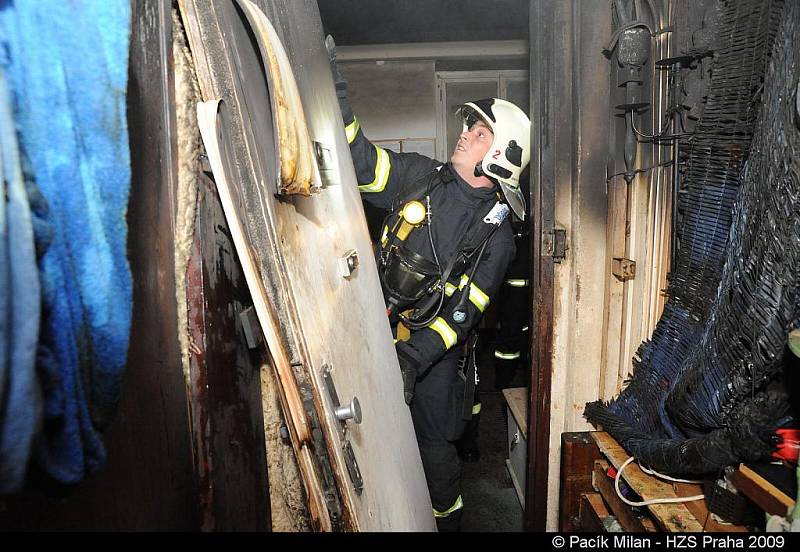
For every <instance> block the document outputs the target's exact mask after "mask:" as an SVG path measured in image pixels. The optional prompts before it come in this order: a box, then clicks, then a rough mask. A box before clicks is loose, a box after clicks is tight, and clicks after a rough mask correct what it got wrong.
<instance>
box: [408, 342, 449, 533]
mask: <svg viewBox="0 0 800 552" xmlns="http://www.w3.org/2000/svg"><path fill="white" fill-rule="evenodd" d="M457 372H458V354H456V353H455V352H451V353H449V354H446V355H445V356H444V358H442V360H440V361H439V362H437V363H436V364H434V365H433V366H432V367H431V369H430V370H428V371H427V372H426V374H425V375H424V376H423V377H422V378H420V379H419V380H418V381H417V386H416V388H415V390H414V401H413V402H412V403H411V419H412V420H413V422H414V431H415V433H416V435H417V443H418V444H419V452H420V457H421V458H422V467H423V469H424V470H425V479H426V480H427V482H428V490H429V492H430V495H431V504H432V505H433V509H434V510H436V511H438V512H440V513H445V512H448V511H450V514H449V515H448V514H445V516H444V517H437V518H436V519H437V522H439V521H442V520H445V519H448V518H449V517H453V516H454V515H455V513H457V512H460V507H459V508H457V509H456V510H451V509H452V508H453V506H455V505H456V504H457V502H458V499H459V497H460V496H461V461H460V460H459V458H458V451H457V450H456V446H455V444H454V443H453V442H451V441H449V440H448V439H447V437H448V435H449V433H450V432H451V430H452V424H454V423H456V422H457V418H458V416H459V414H458V411H457V410H454V409H453V408H452V406H453V405H452V402H451V401H450V400H446V399H445V398H449V397H450V393H451V391H452V387H453V384H454V383H455V382H456V380H457V378H458V375H457Z"/></svg>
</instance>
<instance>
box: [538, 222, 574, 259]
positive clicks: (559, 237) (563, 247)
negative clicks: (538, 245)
mask: <svg viewBox="0 0 800 552" xmlns="http://www.w3.org/2000/svg"><path fill="white" fill-rule="evenodd" d="M567 249H568V247H567V231H566V230H564V229H563V228H552V229H550V230H545V231H544V232H542V257H553V262H554V263H560V262H561V261H563V260H564V259H565V258H566V256H567Z"/></svg>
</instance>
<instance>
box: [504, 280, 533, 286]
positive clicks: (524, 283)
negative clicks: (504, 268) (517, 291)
mask: <svg viewBox="0 0 800 552" xmlns="http://www.w3.org/2000/svg"><path fill="white" fill-rule="evenodd" d="M506 284H507V285H509V286H511V287H528V280H521V279H518V278H514V279H511V280H506Z"/></svg>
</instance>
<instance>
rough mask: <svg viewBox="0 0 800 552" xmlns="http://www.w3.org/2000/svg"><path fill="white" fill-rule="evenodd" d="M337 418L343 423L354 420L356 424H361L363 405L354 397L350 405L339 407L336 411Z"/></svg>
mask: <svg viewBox="0 0 800 552" xmlns="http://www.w3.org/2000/svg"><path fill="white" fill-rule="evenodd" d="M335 413H336V418H337V419H339V420H340V421H342V422H346V421H347V420H353V421H354V422H355V423H357V424H360V423H361V405H360V404H359V402H358V397H353V400H352V401H350V404H345V405H342V406H340V407H338V408H337V409H336V411H335Z"/></svg>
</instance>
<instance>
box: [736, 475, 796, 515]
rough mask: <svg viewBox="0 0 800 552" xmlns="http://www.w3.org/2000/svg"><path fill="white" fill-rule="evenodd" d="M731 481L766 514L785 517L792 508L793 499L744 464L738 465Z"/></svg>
mask: <svg viewBox="0 0 800 552" xmlns="http://www.w3.org/2000/svg"><path fill="white" fill-rule="evenodd" d="M731 480H732V482H733V484H734V485H735V486H736V488H737V489H738V490H739V492H740V493H742V494H743V495H745V496H746V497H747V498H749V499H750V500H752V501H753V502H755V503H756V505H757V506H758V507H759V508H761V509H762V510H764V511H765V512H767V513H768V514H773V515H778V516H785V515H786V514H787V512H789V511H790V510H791V509H793V508H794V505H795V501H794V499H792V498H791V497H789V496H787V495H786V493H784V492H783V491H781V490H780V489H778V488H777V487H776V486H775V485H773V484H772V483H770V482H769V481H767V480H766V479H764V478H763V477H762V476H760V475H759V474H757V473H756V472H755V471H753V470H752V469H751V468H749V467H748V466H746V465H745V464H740V465H739V469H738V470H736V471H735V472H734V473H733V476H732V477H731Z"/></svg>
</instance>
